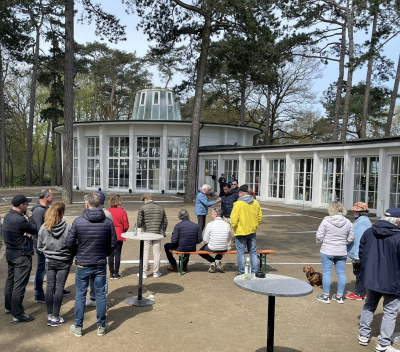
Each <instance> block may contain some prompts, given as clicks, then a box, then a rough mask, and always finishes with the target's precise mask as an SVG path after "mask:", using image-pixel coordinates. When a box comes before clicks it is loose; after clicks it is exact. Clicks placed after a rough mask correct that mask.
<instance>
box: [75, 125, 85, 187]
mask: <svg viewBox="0 0 400 352" xmlns="http://www.w3.org/2000/svg"><path fill="white" fill-rule="evenodd" d="M82 129H83V127H77V128H76V141H77V144H78V146H77V147H78V187H79V189H82V188H86V186H85V185H86V181H85V170H86V168H85V165H86V164H87V161H86V154H85V145H86V143H85V136H84V133H83V131H82Z"/></svg>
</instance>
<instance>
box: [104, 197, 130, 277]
mask: <svg viewBox="0 0 400 352" xmlns="http://www.w3.org/2000/svg"><path fill="white" fill-rule="evenodd" d="M108 204H110V207H111V208H110V209H108V211H109V212H110V213H111V215H112V218H113V224H114V227H115V231H116V233H117V238H118V245H117V248H115V250H114V251H113V252H112V253H111V255H110V256H109V257H108V266H109V268H110V279H111V280H113V279H114V280H118V279H120V278H121V277H122V275H121V274H120V273H119V265H120V263H121V251H122V245H123V244H124V241H125V238H124V237H121V234H123V233H125V232H126V231H128V229H129V221H128V215H127V214H126V211H125V209H123V208H121V205H122V199H121V196H120V195H118V194H117V195H115V196H112V197H111V198H110V200H109V201H108Z"/></svg>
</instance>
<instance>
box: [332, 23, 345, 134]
mask: <svg viewBox="0 0 400 352" xmlns="http://www.w3.org/2000/svg"><path fill="white" fill-rule="evenodd" d="M345 58H346V22H345V23H344V24H343V26H342V40H341V49H340V58H339V77H338V81H337V89H336V102H335V117H334V125H333V140H334V141H337V140H338V139H339V114H340V104H341V101H342V86H343V77H344V60H345Z"/></svg>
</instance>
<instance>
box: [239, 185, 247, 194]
mask: <svg viewBox="0 0 400 352" xmlns="http://www.w3.org/2000/svg"><path fill="white" fill-rule="evenodd" d="M239 192H245V193H248V192H249V187H248V186H247V185H241V186H240V187H239Z"/></svg>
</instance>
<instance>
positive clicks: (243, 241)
mask: <svg viewBox="0 0 400 352" xmlns="http://www.w3.org/2000/svg"><path fill="white" fill-rule="evenodd" d="M235 244H236V250H237V261H238V266H239V273H241V274H244V264H245V257H244V254H245V250H246V246H247V249H248V251H249V255H250V264H251V272H252V273H256V272H257V271H258V256H257V248H256V234H255V233H251V234H250V235H246V236H235Z"/></svg>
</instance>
